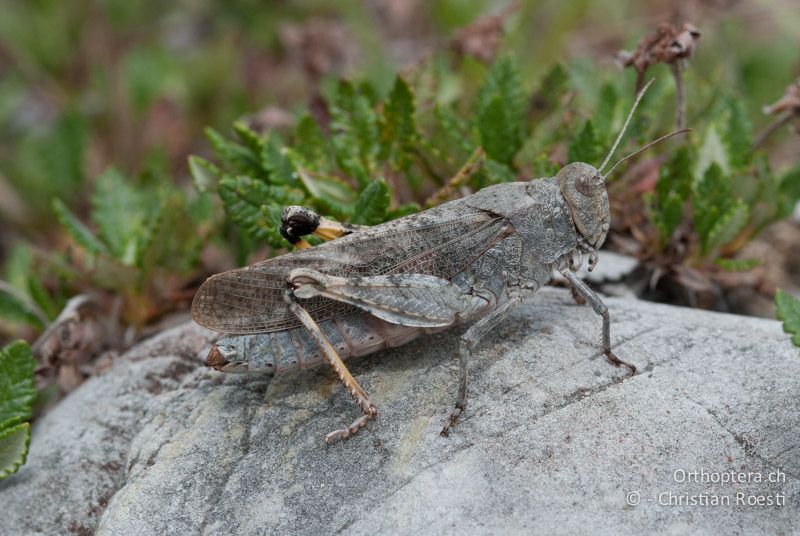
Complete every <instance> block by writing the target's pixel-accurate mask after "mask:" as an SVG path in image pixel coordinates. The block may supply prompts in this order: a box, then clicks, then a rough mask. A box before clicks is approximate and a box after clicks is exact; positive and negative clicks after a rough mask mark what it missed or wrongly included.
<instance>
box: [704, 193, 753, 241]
mask: <svg viewBox="0 0 800 536" xmlns="http://www.w3.org/2000/svg"><path fill="white" fill-rule="evenodd" d="M749 217H750V209H749V208H748V206H747V205H745V204H744V203H742V202H739V203H737V204H735V205H733V206H732V207H730V208H729V209H728V210H727V211H725V212H724V213H722V214H721V215H720V217H719V220H718V221H717V222H716V223H715V224H714V226H713V227H712V228H711V231H710V232H709V234H708V237H707V239H706V240H705V242H704V244H703V245H704V247H703V249H704V252H708V251H713V250H715V249H716V248H720V247H722V246H724V245H725V244H727V243H728V242H730V241H731V240H733V239H734V238H736V235H738V234H739V232H740V231H741V230H742V229H744V226H745V225H747V219H748V218H749Z"/></svg>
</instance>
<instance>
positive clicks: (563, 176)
mask: <svg viewBox="0 0 800 536" xmlns="http://www.w3.org/2000/svg"><path fill="white" fill-rule="evenodd" d="M556 179H557V180H558V186H559V188H560V189H561V194H562V195H563V196H564V199H566V201H567V205H568V206H569V209H570V212H571V213H572V220H573V221H574V222H575V227H576V228H577V229H578V232H579V233H580V234H581V235H583V238H584V240H585V242H586V244H587V245H588V246H589V247H590V248H591V249H594V250H597V249H599V248H600V246H602V245H603V242H604V241H605V239H606V234H608V229H609V227H610V226H611V213H610V211H609V209H608V193H607V192H606V185H605V181H604V180H603V176H602V175H601V174H600V172H599V171H598V170H597V169H596V168H595V167H594V166H590V165H589V164H584V163H583V162H575V163H572V164H569V165H566V166H564V167H563V168H561V170H560V171H559V172H558V173H557V174H556Z"/></svg>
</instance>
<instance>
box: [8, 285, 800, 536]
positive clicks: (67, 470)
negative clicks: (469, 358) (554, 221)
mask: <svg viewBox="0 0 800 536" xmlns="http://www.w3.org/2000/svg"><path fill="white" fill-rule="evenodd" d="M608 304H609V307H610V310H611V313H612V319H613V323H612V340H613V341H614V343H615V346H616V348H617V353H618V354H619V355H620V357H622V358H623V359H627V360H630V361H631V362H633V363H635V364H636V365H637V366H638V367H639V373H638V374H637V375H636V376H634V377H628V375H627V373H626V371H625V370H623V369H616V368H614V367H612V366H610V365H608V364H607V363H606V362H605V360H604V358H602V356H601V354H599V352H598V341H599V337H600V320H599V319H598V318H597V317H596V316H595V315H594V314H593V313H592V311H591V309H590V308H588V307H579V306H576V305H573V304H571V300H570V297H569V294H568V293H567V292H566V291H562V290H554V289H545V290H543V291H542V292H540V293H538V294H537V295H536V296H535V297H534V299H533V300H532V301H531V302H529V303H527V304H525V305H524V306H523V307H522V308H520V309H519V310H518V311H516V312H515V313H514V314H513V315H512V316H511V318H509V319H508V321H507V322H505V323H504V324H503V325H501V326H500V327H499V328H498V329H497V330H496V332H495V333H493V334H492V335H491V336H489V337H488V339H487V340H486V341H485V342H484V344H482V345H481V347H480V348H479V349H478V351H476V353H475V359H474V360H473V362H472V364H471V367H470V378H471V385H470V391H471V399H470V404H469V406H468V408H467V411H466V415H465V417H464V418H463V420H462V422H460V423H459V425H458V426H457V427H456V428H455V429H454V431H453V433H452V434H451V436H450V437H449V438H443V437H440V436H439V430H440V429H441V426H442V424H443V422H444V420H445V418H446V415H447V414H448V413H449V411H450V404H451V402H452V399H453V396H454V392H455V372H456V362H455V359H453V357H452V356H453V353H454V349H455V347H456V345H457V336H458V333H457V332H456V333H453V332H448V333H443V334H437V335H433V336H429V337H426V338H424V339H420V340H417V341H415V342H412V343H410V344H409V345H407V346H405V347H402V348H398V349H394V350H391V351H385V352H381V353H379V354H375V355H373V356H369V357H366V358H362V359H360V360H356V361H351V362H350V366H351V370H352V372H353V373H354V375H355V376H356V377H357V378H358V380H359V381H360V382H361V385H362V386H364V388H365V389H366V390H367V391H368V392H369V393H370V395H371V397H372V400H373V401H374V402H375V404H376V405H377V406H378V408H379V411H380V414H379V416H378V418H377V419H376V420H375V421H373V422H372V423H370V425H369V426H368V428H367V429H366V430H364V431H362V432H361V433H360V434H358V435H357V436H355V437H353V438H350V439H349V440H347V441H344V442H341V443H338V444H335V445H331V446H326V445H325V444H324V443H323V442H322V437H323V436H324V434H325V433H326V432H329V431H331V430H332V429H334V428H338V427H341V426H342V425H343V424H344V423H349V422H350V421H351V420H352V419H353V418H354V417H355V416H357V414H358V413H357V410H356V408H355V406H354V405H353V403H352V402H351V401H350V399H349V398H348V396H347V395H346V393H344V392H343V389H342V388H341V387H340V386H339V385H338V384H337V382H336V381H334V380H333V379H332V378H331V376H330V374H329V373H328V372H327V371H326V370H321V371H307V372H301V373H297V374H293V375H290V376H283V377H280V378H277V379H275V380H270V379H269V378H268V377H257V376H231V375H224V374H221V373H217V372H215V371H210V370H208V369H206V368H204V367H202V366H201V359H202V356H203V355H204V352H205V349H206V348H207V346H208V344H209V342H210V341H211V340H212V339H213V335H212V334H211V333H209V332H207V331H204V330H202V329H200V328H198V327H195V326H192V325H190V324H187V325H185V326H182V327H179V328H176V329H173V330H171V331H168V332H166V333H164V334H162V335H160V336H158V337H156V338H154V339H152V340H150V341H148V342H145V343H144V344H142V345H140V346H139V347H137V348H135V349H134V350H132V351H131V352H129V353H128V354H126V355H125V356H123V357H122V358H121V359H119V360H118V361H117V362H116V364H115V365H114V367H112V368H111V370H110V371H109V372H107V373H106V374H105V375H103V376H100V377H96V378H93V379H92V380H90V381H88V382H86V383H84V384H83V385H82V386H81V387H80V388H79V389H78V390H76V391H75V392H73V393H72V394H71V395H70V396H69V397H68V398H67V399H66V400H65V401H64V402H62V403H61V404H60V405H59V406H58V407H56V408H55V409H54V410H53V411H52V412H51V413H49V414H48V415H47V416H45V417H44V418H42V419H40V420H39V421H38V423H37V424H36V426H35V428H34V435H33V440H32V449H31V453H30V456H29V459H28V463H27V465H26V466H25V467H24V468H23V469H22V470H21V471H20V473H19V474H17V475H15V476H14V477H12V478H10V479H9V480H6V481H4V482H2V483H0V504H2V505H3V514H2V516H0V533H2V534H65V533H72V534H92V533H96V534H101V535H123V534H136V535H141V536H144V535H150V534H153V535H162V534H192V535H194V534H245V535H247V534H335V533H339V532H346V533H348V534H389V533H395V534H445V533H450V534H452V533H461V534H464V533H468V534H500V533H502V534H532V533H550V534H579V533H593V534H641V533H651V532H654V531H658V532H661V533H687V532H693V533H727V534H749V533H771V534H791V533H797V532H798V531H799V530H800V435H798V429H800V397H799V396H798V394H799V393H800V352H798V350H797V349H795V348H793V347H792V346H791V345H790V343H789V340H788V337H787V336H786V335H784V334H783V333H782V332H781V329H780V325H779V324H778V323H777V322H774V321H767V320H759V319H752V318H743V317H736V316H731V315H721V314H714V313H706V312H701V311H696V310H689V309H681V308H674V307H668V306H661V305H654V304H651V303H644V302H637V301H630V300H619V299H610V300H608ZM693 471H705V473H700V474H699V475H694V476H693V475H692V474H691V472H693ZM731 471H733V472H735V474H737V475H738V474H743V475H744V476H740V477H737V478H744V479H747V480H749V482H736V483H724V484H722V483H720V482H707V481H706V480H716V479H718V478H722V476H721V475H723V474H725V475H729V476H728V478H729V477H730V475H731ZM748 475H749V476H748ZM756 475H760V477H761V478H763V479H765V480H766V479H768V478H769V477H770V475H772V477H773V479H777V480H779V481H778V482H756V480H757V479H758V478H759V476H756ZM636 494H638V495H636ZM664 494H667V495H664ZM669 494H672V495H671V496H672V497H675V498H673V499H672V500H673V501H678V500H683V501H685V502H687V503H688V502H689V501H690V499H689V498H688V496H690V495H691V496H694V497H695V500H696V501H702V500H703V499H702V494H707V495H709V496H710V495H716V496H725V497H728V498H729V500H730V504H729V505H721V506H704V505H698V504H690V503H689V504H683V505H673V506H669V505H662V504H659V502H664V501H666V502H669V501H670V495H669ZM737 494H741V497H742V499H743V500H745V501H747V500H758V499H749V498H750V497H758V496H764V497H765V499H764V500H766V496H772V497H775V496H777V497H778V498H777V500H778V502H782V501H781V497H783V501H785V504H783V505H772V506H766V505H761V506H759V505H753V506H747V505H740V504H737ZM681 496H683V497H685V498H684V499H678V497H681ZM637 497H638V500H639V504H635V505H634V504H629V503H633V502H636V500H637ZM709 500H712V499H709ZM773 500H774V499H773Z"/></svg>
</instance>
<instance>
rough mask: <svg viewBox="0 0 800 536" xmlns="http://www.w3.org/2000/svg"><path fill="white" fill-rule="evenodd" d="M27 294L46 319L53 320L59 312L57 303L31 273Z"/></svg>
mask: <svg viewBox="0 0 800 536" xmlns="http://www.w3.org/2000/svg"><path fill="white" fill-rule="evenodd" d="M28 294H29V295H30V297H31V299H32V300H33V302H34V303H35V304H36V305H38V306H39V309H40V310H41V311H42V312H43V313H44V315H45V317H46V318H47V320H48V321H52V320H55V318H56V317H57V316H58V313H59V307H58V305H57V304H56V303H55V302H54V301H53V299H52V298H51V297H50V293H49V292H47V289H46V288H44V285H43V284H42V282H41V281H40V280H39V278H38V277H37V276H36V274H33V273H31V274H30V276H29V277H28Z"/></svg>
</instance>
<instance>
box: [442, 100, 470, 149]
mask: <svg viewBox="0 0 800 536" xmlns="http://www.w3.org/2000/svg"><path fill="white" fill-rule="evenodd" d="M433 118H434V121H435V123H436V127H437V129H438V131H439V132H441V134H442V135H443V138H440V139H439V140H438V142H437V143H436V146H440V145H441V146H445V147H446V145H445V141H446V142H447V143H448V144H450V145H452V146H454V147H457V148H459V149H460V150H461V151H463V152H464V153H466V154H470V153H472V151H474V150H475V145H474V144H473V143H472V140H471V139H470V135H469V127H468V126H467V124H466V121H465V120H464V118H462V117H461V116H459V115H458V114H457V113H456V112H455V111H454V110H453V109H452V108H450V107H449V106H443V105H440V104H437V105H436V106H434V108H433Z"/></svg>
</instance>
